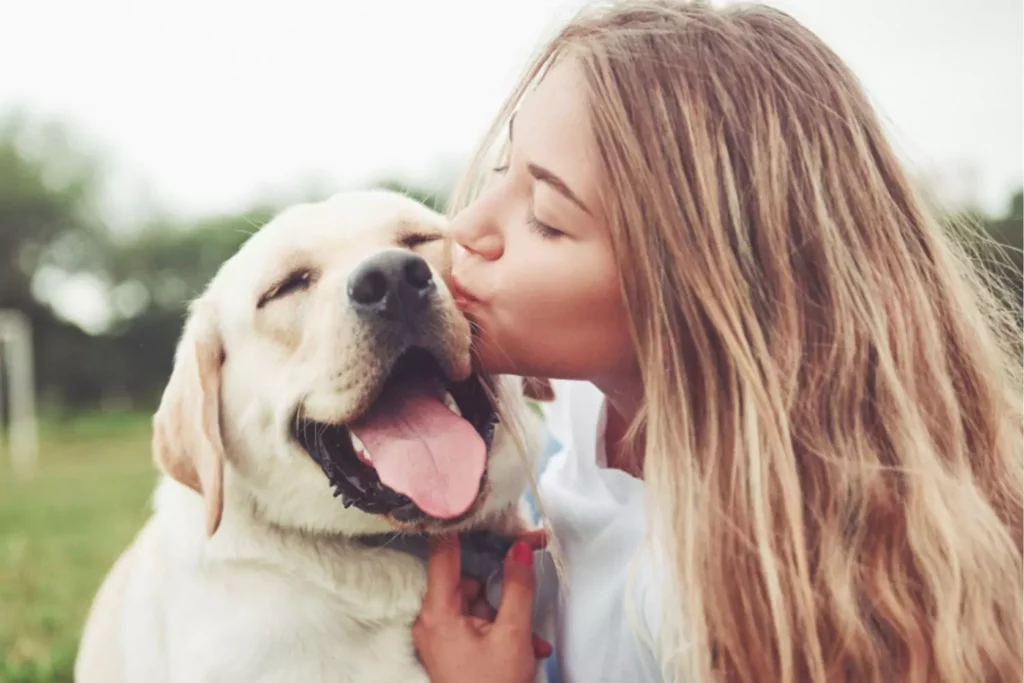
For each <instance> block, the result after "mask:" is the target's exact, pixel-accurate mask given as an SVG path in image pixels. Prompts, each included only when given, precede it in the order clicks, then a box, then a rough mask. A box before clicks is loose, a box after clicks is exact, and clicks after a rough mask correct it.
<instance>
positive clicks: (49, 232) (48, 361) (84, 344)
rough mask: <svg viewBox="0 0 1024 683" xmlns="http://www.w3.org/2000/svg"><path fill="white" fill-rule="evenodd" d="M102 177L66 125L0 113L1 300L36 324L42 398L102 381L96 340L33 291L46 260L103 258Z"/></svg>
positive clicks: (65, 264) (68, 264)
mask: <svg viewBox="0 0 1024 683" xmlns="http://www.w3.org/2000/svg"><path fill="white" fill-rule="evenodd" d="M102 178H103V173H102V172H101V169H100V168H99V166H98V164H97V163H96V162H95V161H94V159H93V157H92V156H90V155H88V154H85V153H82V152H80V151H77V150H76V148H75V146H74V145H73V142H72V140H71V138H70V136H69V135H68V134H67V131H66V130H65V129H64V128H63V127H61V126H59V125H56V124H51V123H36V122H32V121H29V120H28V119H27V118H26V117H24V116H22V115H20V114H12V115H9V116H7V117H5V118H3V119H2V120H0V308H14V309H18V310H20V311H22V312H23V313H25V314H26V315H27V316H28V318H29V320H30V322H31V324H32V332H33V337H34V341H35V347H36V358H37V362H36V368H35V370H36V377H37V382H38V385H39V394H40V397H41V399H42V400H43V401H44V402H57V401H59V400H60V399H62V398H68V399H71V400H75V399H76V398H77V399H81V400H87V399H91V398H95V397H96V396H97V395H98V394H97V392H99V391H101V389H102V384H103V382H104V378H103V376H102V374H101V373H100V372H98V368H96V367H95V364H94V363H93V362H92V354H91V353H90V350H91V349H92V347H93V343H92V342H93V340H92V339H91V338H90V337H89V336H88V335H87V334H85V333H84V332H83V331H82V330H81V329H79V328H78V327H77V326H75V325H72V324H70V323H67V322H65V321H62V320H60V319H59V318H58V317H57V316H56V315H55V314H54V312H53V311H52V310H51V309H50V307H49V306H48V305H46V304H45V303H42V302H40V301H39V300H38V299H37V298H36V297H35V296H34V294H33V278H34V276H35V275H36V273H38V272H39V270H40V269H41V268H44V267H46V266H50V267H54V268H59V269H61V270H63V271H66V272H76V271H81V270H91V269H95V268H97V267H99V266H100V265H101V264H102V261H103V258H104V255H105V253H106V243H105V232H104V231H103V230H102V224H101V223H100V221H99V219H98V211H97V203H96V197H97V190H98V187H99V183H100V182H101V180H102ZM0 417H2V416H0Z"/></svg>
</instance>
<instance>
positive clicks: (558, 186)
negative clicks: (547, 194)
mask: <svg viewBox="0 0 1024 683" xmlns="http://www.w3.org/2000/svg"><path fill="white" fill-rule="evenodd" d="M517 113H518V112H512V116H510V117H509V119H508V141H509V142H512V130H513V128H515V126H514V124H515V122H516V114H517ZM527 169H528V170H529V171H530V175H532V176H533V177H534V178H535V179H536V180H539V181H540V182H542V183H547V184H548V185H550V186H551V187H552V189H554V190H555V191H556V192H558V193H559V194H561V195H562V196H564V197H565V198H566V199H568V200H569V201H571V202H572V203H573V204H575V205H576V206H578V207H580V208H581V209H583V213H585V214H587V215H588V216H593V215H594V214H593V213H591V211H590V209H588V208H587V205H586V204H584V203H583V200H581V199H580V198H579V197H578V196H576V193H575V192H573V191H572V190H571V189H569V185H568V184H567V183H566V182H565V181H564V180H562V179H561V178H559V177H558V176H557V175H555V174H554V173H553V172H552V171H549V170H548V169H546V168H544V167H543V166H538V165H537V164H528V165H527Z"/></svg>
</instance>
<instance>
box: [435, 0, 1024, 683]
mask: <svg viewBox="0 0 1024 683" xmlns="http://www.w3.org/2000/svg"><path fill="white" fill-rule="evenodd" d="M562 56H568V57H571V58H573V59H576V60H578V64H579V65H580V66H581V67H582V70H583V73H584V74H585V80H586V96H587V97H588V99H589V104H590V111H591V121H590V124H591V126H592V129H593V133H594V137H595V141H596V146H597V149H598V150H599V152H600V157H599V158H600V161H601V164H602V169H601V170H602V172H603V175H604V183H605V187H604V188H603V192H602V196H603V198H604V202H605V206H604V209H605V213H606V215H607V216H608V217H609V228H610V230H611V235H612V239H613V245H614V249H615V252H616V254H617V258H618V261H619V263H620V276H621V287H622V294H623V296H624V298H625V300H626V302H627V304H628V309H629V315H630V324H631V332H632V335H633V339H634V342H635V345H636V350H637V354H638V357H639V360H640V367H641V372H642V376H643V385H644V391H645V408H644V410H643V411H642V414H641V415H640V416H638V418H637V422H636V424H635V425H634V430H633V433H634V434H643V436H644V438H645V444H646V445H645V446H644V448H645V451H644V453H645V460H644V479H645V481H646V489H647V492H648V496H649V515H650V519H651V531H652V534H653V538H656V539H657V541H658V543H659V545H660V547H661V548H662V549H663V551H664V553H665V555H666V557H667V558H668V564H669V568H670V570H671V579H672V580H671V586H670V587H669V589H668V602H667V603H666V604H667V605H671V606H674V607H668V606H667V607H666V608H665V609H664V617H663V624H662V628H661V630H660V632H659V635H658V639H659V643H660V648H659V652H660V656H661V661H662V663H663V666H664V668H665V674H666V677H667V678H668V679H669V680H680V681H682V680H687V681H723V682H724V681H729V682H732V681H742V682H745V683H753V682H755V681H757V682H763V681H771V682H773V683H774V682H776V681H782V682H788V681H801V682H802V681H813V682H815V683H819V682H824V681H858V682H865V683H866V682H869V681H893V680H899V681H911V682H919V683H925V682H927V683H967V682H970V681H979V682H982V681H984V682H988V681H1019V680H1021V675H1022V665H1021V657H1022V645H1021V643H1022V639H1024V633H1022V625H1021V620H1022V531H1021V524H1022V483H1024V482H1022V466H1024V465H1022V462H1024V461H1022V415H1021V413H1022V410H1021V397H1022V394H1021V372H1020V363H1019V359H1018V358H1017V352H1016V349H1017V346H1016V343H1017V341H1018V340H1019V330H1018V329H1017V328H1016V325H1015V324H1013V323H1012V322H1010V321H1009V320H1010V319H1009V318H1008V317H1007V316H1006V314H1005V313H1004V311H1003V309H1002V307H1001V306H1000V305H999V304H998V302H997V301H996V300H995V299H994V298H993V297H992V296H991V295H990V294H989V293H988V292H987V291H986V289H985V288H984V287H983V286H982V282H981V279H980V276H979V274H978V273H977V272H976V271H975V270H974V269H972V268H971V266H970V263H969V261H968V259H967V257H966V256H965V252H964V250H963V248H962V246H961V245H959V244H958V243H957V241H956V240H954V239H952V238H951V237H950V236H949V235H947V234H946V233H944V231H943V229H942V228H941V227H940V224H939V223H938V222H937V220H936V219H935V218H934V217H933V216H931V215H929V214H928V212H927V209H926V208H925V204H924V202H923V201H922V199H921V198H920V197H919V196H918V195H917V194H916V192H915V190H914V188H913V187H912V186H911V183H910V182H909V181H908V178H907V176H906V174H905V173H904V171H903V170H902V169H901V168H900V165H899V163H898V162H897V159H896V157H895V155H894V153H893V151H892V150H891V148H890V146H889V144H888V143H887V142H886V139H885V136H884V134H883V131H882V128H881V126H880V125H879V122H878V120H877V118H876V116H875V114H874V113H873V112H872V109H871V106H870V105H869V102H868V100H867V98H866V97H865V95H864V93H863V91H862V89H861V86H860V85H859V83H858V81H857V79H856V78H855V76H854V75H853V74H852V73H851V72H850V70H849V69H848V68H847V67H846V66H845V65H844V64H843V62H842V61H841V60H840V59H839V58H838V57H837V56H836V55H835V54H834V53H833V52H832V51H831V50H830V49H829V48H827V47H826V46H825V45H824V44H823V43H822V42H821V41H820V40H819V39H818V38H817V37H816V36H815V35H813V34H812V33H811V32H810V31H808V30H807V29H806V28H804V27H803V26H801V25H800V24H799V23H798V22H796V21H795V20H793V19H792V18H790V17H789V16H787V15H786V14H784V13H782V12H779V11H776V10H772V9H768V8H765V7H757V6H753V7H742V8H736V7H729V8H725V9H721V8H712V7H709V6H706V5H703V4H690V3H687V4H684V3H678V2H628V3H624V4H619V5H613V6H611V7H605V8H592V9H589V10H586V11H584V12H583V13H582V14H580V15H579V16H577V17H576V18H575V19H574V20H573V21H571V22H570V23H569V24H568V26H566V27H565V28H564V30H562V31H561V33H559V34H558V35H557V36H556V37H555V38H554V39H553V40H552V41H551V42H550V44H548V45H547V46H546V47H545V48H544V49H543V50H542V51H541V52H540V53H539V55H538V56H537V57H536V59H535V61H534V62H533V63H532V64H531V65H530V66H529V68H528V70H527V72H526V73H525V75H524V76H523V78H522V80H521V83H520V84H519V86H518V87H517V88H516V89H515V91H514V92H513V93H512V94H511V96H510V97H509V99H508V101H507V102H506V104H505V106H504V108H503V110H502V112H501V114H500V116H499V117H498V118H497V120H496V121H495V124H494V126H493V128H492V129H491V132H490V134H489V135H488V136H487V138H486V139H485V141H484V142H483V144H482V145H481V147H480V149H479V152H478V153H477V155H476V158H475V160H474V162H473V165H472V167H471V169H470V173H469V174H468V175H467V176H466V179H465V181H464V183H463V184H462V186H461V188H460V189H459V190H458V191H457V193H456V195H455V197H454V201H453V209H455V210H457V209H458V208H459V207H461V206H463V205H465V203H466V202H467V201H468V200H469V198H471V197H472V196H473V195H474V193H475V191H476V190H477V189H478V188H479V187H480V183H479V182H478V181H479V179H480V178H482V177H483V176H484V174H483V173H482V171H484V169H486V168H487V167H489V165H490V164H489V163H488V162H489V160H490V159H491V157H492V154H494V153H495V150H496V147H497V145H498V141H499V140H500V138H501V137H503V134H504V132H505V129H506V126H507V123H508V119H509V117H510V115H511V114H512V113H513V111H514V110H515V108H516V107H517V105H518V103H519V101H520V100H521V99H522V97H523V96H524V94H525V93H526V92H527V90H528V89H529V87H530V86H531V84H533V83H535V82H536V81H537V79H538V78H540V77H541V76H542V75H543V72H544V70H545V69H546V68H547V67H549V66H550V65H551V64H552V63H553V62H554V61H555V60H557V59H559V58H561V57H562Z"/></svg>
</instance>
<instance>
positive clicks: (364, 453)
mask: <svg viewBox="0 0 1024 683" xmlns="http://www.w3.org/2000/svg"><path fill="white" fill-rule="evenodd" d="M348 436H349V438H350V439H351V440H352V448H354V449H355V451H356V455H358V456H359V457H361V458H363V459H364V460H366V461H367V462H373V459H372V458H371V457H370V451H369V450H367V448H366V446H365V445H363V442H362V441H360V440H359V437H358V436H356V435H355V434H354V433H352V432H349V433H348Z"/></svg>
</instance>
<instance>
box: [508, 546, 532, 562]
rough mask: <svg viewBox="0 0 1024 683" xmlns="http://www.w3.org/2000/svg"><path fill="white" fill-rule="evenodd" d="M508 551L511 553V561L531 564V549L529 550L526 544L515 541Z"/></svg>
mask: <svg viewBox="0 0 1024 683" xmlns="http://www.w3.org/2000/svg"><path fill="white" fill-rule="evenodd" d="M510 553H511V555H512V561H513V562H516V563H518V564H522V565H525V566H527V567H532V566H533V551H532V550H530V546H528V545H526V544H525V543H523V542H522V541H516V542H515V544H514V545H513V546H512V550H511V551H510Z"/></svg>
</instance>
